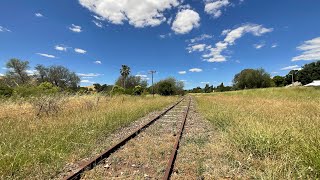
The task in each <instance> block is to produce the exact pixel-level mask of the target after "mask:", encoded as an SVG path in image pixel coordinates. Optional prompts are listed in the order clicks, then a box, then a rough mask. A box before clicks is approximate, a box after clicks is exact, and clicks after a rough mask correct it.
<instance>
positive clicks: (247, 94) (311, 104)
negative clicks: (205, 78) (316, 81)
mask: <svg viewBox="0 0 320 180" xmlns="http://www.w3.org/2000/svg"><path fill="white" fill-rule="evenodd" d="M195 97H196V100H197V103H198V108H199V111H200V112H201V113H202V114H203V115H204V117H205V118H206V119H207V120H209V121H210V122H212V124H213V125H214V127H215V129H216V131H217V132H216V135H217V136H219V137H220V139H219V142H217V144H216V145H215V146H213V147H214V148H213V149H212V151H217V146H220V145H221V147H220V149H223V151H224V153H223V154H220V158H221V160H223V161H224V160H226V159H227V160H228V163H229V165H230V166H233V167H234V170H233V172H229V173H228V174H232V177H233V178H239V175H241V177H242V178H246V179H247V178H254V179H256V178H258V179H296V178H302V179H316V178H319V177H320V133H319V129H320V91H319V89H313V88H293V89H285V88H271V89H259V90H245V91H237V92H227V93H213V94H209V95H205V94H201V95H195ZM216 168H219V167H216ZM216 177H219V174H217V176H216ZM220 177H221V176H220Z"/></svg>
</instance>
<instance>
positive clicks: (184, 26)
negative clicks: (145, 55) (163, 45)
mask: <svg viewBox="0 0 320 180" xmlns="http://www.w3.org/2000/svg"><path fill="white" fill-rule="evenodd" d="M199 26H200V16H199V14H198V13H197V12H196V11H194V10H191V9H183V10H181V11H179V12H178V14H177V16H176V18H175V20H174V21H173V23H172V27H171V29H172V30H173V31H174V32H175V33H176V34H187V33H189V32H190V31H191V30H192V29H193V28H197V27H199Z"/></svg>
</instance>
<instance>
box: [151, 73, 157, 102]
mask: <svg viewBox="0 0 320 180" xmlns="http://www.w3.org/2000/svg"><path fill="white" fill-rule="evenodd" d="M156 72H157V71H154V70H151V71H149V73H150V74H151V77H152V96H153V97H154V87H153V74H154V73H156Z"/></svg>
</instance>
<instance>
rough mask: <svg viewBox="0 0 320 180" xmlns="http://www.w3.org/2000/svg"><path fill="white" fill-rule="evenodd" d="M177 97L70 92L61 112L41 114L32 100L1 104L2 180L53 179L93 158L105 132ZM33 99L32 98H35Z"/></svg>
mask: <svg viewBox="0 0 320 180" xmlns="http://www.w3.org/2000/svg"><path fill="white" fill-rule="evenodd" d="M176 100H177V97H158V96H157V97H155V98H152V97H132V96H117V97H113V98H109V97H103V96H99V95H87V96H66V97H64V102H63V104H61V106H63V107H62V109H61V110H59V112H58V113H54V114H50V115H49V116H47V115H46V114H44V115H41V116H36V114H37V113H36V112H37V109H34V107H33V106H32V103H29V102H28V101H24V100H20V101H10V100H6V101H2V102H0V179H49V178H52V177H54V176H55V175H56V174H57V172H59V171H60V170H61V169H62V168H63V166H64V165H65V164H67V163H68V162H74V161H75V160H79V159H81V158H84V157H87V156H88V155H89V154H90V152H92V151H93V150H94V149H93V148H94V145H96V144H97V143H98V142H97V141H98V139H101V137H102V136H107V135H108V134H110V133H112V132H113V131H115V130H116V129H119V128H120V127H123V126H126V125H128V124H129V123H131V122H133V121H135V120H137V119H138V118H140V117H143V116H145V115H146V114H148V113H149V112H151V111H155V110H159V109H162V108H164V107H165V106H168V105H169V104H171V103H172V102H174V101H176ZM31 101H32V100H31Z"/></svg>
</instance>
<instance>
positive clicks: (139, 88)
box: [133, 86, 143, 96]
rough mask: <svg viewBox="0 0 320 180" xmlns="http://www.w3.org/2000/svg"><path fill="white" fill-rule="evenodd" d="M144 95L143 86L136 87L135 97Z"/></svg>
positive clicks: (134, 90)
mask: <svg viewBox="0 0 320 180" xmlns="http://www.w3.org/2000/svg"><path fill="white" fill-rule="evenodd" d="M142 93H143V88H142V87H141V86H136V87H134V89H133V95H137V96H140V95H141V94H142Z"/></svg>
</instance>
